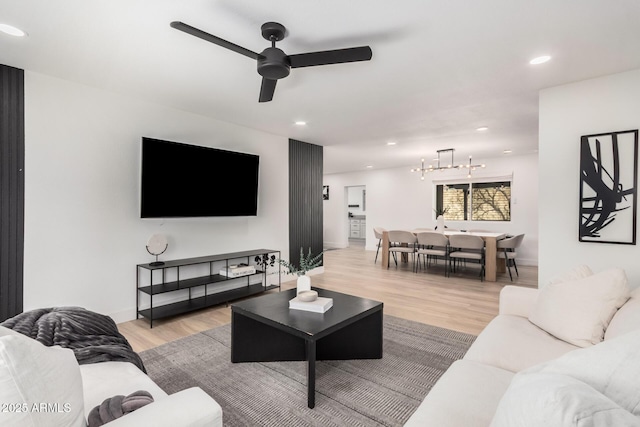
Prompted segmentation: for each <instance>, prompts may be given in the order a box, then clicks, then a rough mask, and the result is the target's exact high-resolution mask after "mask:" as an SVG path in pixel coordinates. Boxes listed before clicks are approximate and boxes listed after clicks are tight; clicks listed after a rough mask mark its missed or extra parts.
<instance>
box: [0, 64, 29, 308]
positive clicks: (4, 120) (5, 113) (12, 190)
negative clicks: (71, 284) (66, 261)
mask: <svg viewBox="0 0 640 427" xmlns="http://www.w3.org/2000/svg"><path fill="white" fill-rule="evenodd" d="M23 258H24V71H23V70H20V69H17V68H13V67H8V66H6V65H0V321H3V320H6V319H8V318H9V317H12V316H15V315H16V314H18V313H21V312H22V309H23V297H22V292H23V288H22V286H23V285H22V272H23V269H22V265H23Z"/></svg>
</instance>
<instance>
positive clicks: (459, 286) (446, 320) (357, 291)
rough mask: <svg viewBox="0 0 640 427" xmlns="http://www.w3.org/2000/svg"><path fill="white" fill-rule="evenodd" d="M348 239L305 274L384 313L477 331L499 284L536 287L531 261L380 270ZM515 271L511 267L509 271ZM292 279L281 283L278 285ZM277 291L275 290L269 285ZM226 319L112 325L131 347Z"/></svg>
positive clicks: (209, 313) (217, 315) (225, 314)
mask: <svg viewBox="0 0 640 427" xmlns="http://www.w3.org/2000/svg"><path fill="white" fill-rule="evenodd" d="M374 258H375V252H373V251H365V250H364V248H363V247H362V246H361V245H358V244H354V245H352V246H351V247H350V248H347V249H336V250H330V251H327V252H325V256H324V271H325V272H324V273H323V274H318V275H313V276H311V284H312V286H317V287H322V288H325V289H330V290H335V291H339V292H344V293H347V294H351V295H357V296H360V297H364V298H370V299H374V300H378V301H382V302H383V303H384V313H385V314H390V315H392V316H396V317H402V318H404V319H409V320H414V321H417V322H422V323H428V324H430V325H436V326H440V327H444V328H448V329H453V330H457V331H461V332H467V333H471V334H474V335H477V334H478V333H479V332H480V331H481V330H482V329H483V328H484V327H485V325H486V324H487V323H488V322H489V321H490V320H491V319H493V317H495V315H496V314H497V313H498V295H499V293H500V290H501V289H502V288H503V287H504V286H505V285H510V284H513V285H518V286H526V287H537V284H538V269H537V267H528V266H518V270H519V272H520V277H514V281H513V282H511V281H510V280H509V274H508V273H506V274H500V273H499V274H498V281H497V282H494V283H491V282H481V281H480V279H479V278H478V275H477V274H478V271H479V270H478V267H477V265H469V266H468V267H467V269H466V270H461V271H458V272H457V273H455V274H452V275H451V277H448V278H445V277H444V266H443V265H442V261H440V264H439V265H437V266H432V267H431V268H430V269H429V271H428V272H425V270H421V271H419V272H418V273H417V274H416V273H414V272H413V271H412V265H411V264H410V263H408V264H399V265H398V267H397V268H396V267H395V265H394V264H393V260H392V261H391V267H390V268H389V269H388V270H383V269H382V268H381V267H380V258H381V257H380V256H379V257H378V262H377V264H375V265H374ZM514 276H515V271H514ZM293 287H295V281H290V282H286V283H283V289H289V288H293ZM271 292H277V290H274V291H271ZM229 322H231V309H230V308H229V307H228V306H218V307H213V308H209V309H205V310H200V311H197V312H194V313H191V314H187V315H182V316H178V317H175V318H170V319H166V320H156V321H154V326H153V329H150V328H149V322H148V321H147V320H145V319H138V320H133V321H130V322H125V323H121V324H119V325H118V328H119V329H120V332H121V333H122V334H123V335H124V336H125V337H126V338H127V339H128V340H129V342H130V343H131V345H132V346H133V348H134V350H135V351H143V350H147V349H149V348H153V347H156V346H158V345H161V344H164V343H166V342H169V341H172V340H175V339H177V338H180V337H183V336H186V335H190V334H194V333H197V332H200V331H203V330H207V329H210V328H214V327H216V326H220V325H224V324H226V323H229Z"/></svg>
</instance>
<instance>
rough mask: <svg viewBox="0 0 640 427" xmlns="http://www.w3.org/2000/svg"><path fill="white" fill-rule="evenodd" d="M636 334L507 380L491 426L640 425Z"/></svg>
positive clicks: (638, 338) (639, 335)
mask: <svg viewBox="0 0 640 427" xmlns="http://www.w3.org/2000/svg"><path fill="white" fill-rule="evenodd" d="M638 377H640V330H637V331H634V332H631V333H628V334H625V335H623V336H621V337H618V338H614V339H611V340H608V341H605V342H603V343H601V344H598V345H594V346H592V347H589V348H586V349H580V350H574V351H571V352H569V353H567V354H565V355H563V356H561V357H559V358H557V359H554V360H551V361H549V362H545V363H542V364H540V365H536V366H533V367H531V368H529V369H526V370H524V371H522V372H520V373H518V374H516V376H515V377H514V378H513V380H512V382H511V384H510V385H509V388H508V389H507V391H506V392H505V394H504V396H503V397H502V400H501V401H500V403H499V405H498V408H497V410H496V414H495V416H494V420H493V424H492V427H498V426H499V427H502V426H516V427H517V426H523V427H524V426H527V427H533V426H536V427H537V426H543V425H544V426H552V425H553V426H555V425H562V426H565V425H566V426H580V427H582V426H591V425H593V426H607V427H608V426H616V427H617V426H640V418H638V417H640V388H638V386H637V378H638Z"/></svg>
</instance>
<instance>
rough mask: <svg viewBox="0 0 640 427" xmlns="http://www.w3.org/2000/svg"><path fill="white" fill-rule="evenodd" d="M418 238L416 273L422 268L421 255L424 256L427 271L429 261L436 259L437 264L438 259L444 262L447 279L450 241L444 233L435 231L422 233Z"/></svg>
mask: <svg viewBox="0 0 640 427" xmlns="http://www.w3.org/2000/svg"><path fill="white" fill-rule="evenodd" d="M416 238H417V244H418V246H417V250H416V257H417V259H416V273H417V272H418V267H419V266H420V255H423V260H422V261H423V264H424V266H425V270H426V269H427V268H428V267H429V261H430V260H431V259H435V260H436V263H437V262H438V258H442V259H443V260H444V275H445V277H447V261H448V259H447V251H448V249H449V239H448V238H447V236H445V235H444V234H442V233H437V232H434V231H428V232H422V233H418V234H417V235H416Z"/></svg>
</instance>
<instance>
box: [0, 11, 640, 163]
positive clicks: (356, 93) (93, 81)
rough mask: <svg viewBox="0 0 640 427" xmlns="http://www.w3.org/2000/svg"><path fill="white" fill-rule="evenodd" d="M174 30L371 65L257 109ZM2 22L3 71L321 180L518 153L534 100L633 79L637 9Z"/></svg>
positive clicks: (525, 142) (525, 144)
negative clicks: (272, 32) (317, 164)
mask: <svg viewBox="0 0 640 427" xmlns="http://www.w3.org/2000/svg"><path fill="white" fill-rule="evenodd" d="M175 20H179V21H183V22H185V23H187V24H189V25H192V26H194V27H197V28H200V29H202V30H204V31H206V32H209V33H212V34H215V35H217V36H219V37H221V38H223V39H226V40H229V41H231V42H233V43H236V44H238V45H241V46H243V47H245V48H247V49H250V50H252V51H255V52H260V51H262V50H263V49H264V48H265V47H268V45H269V43H268V42H267V41H266V40H264V39H263V38H262V36H261V34H260V25H262V24H263V23H264V22H267V21H276V22H280V23H281V24H283V25H284V26H286V27H287V30H288V35H287V37H286V38H285V39H284V40H283V41H281V42H279V43H278V47H279V48H281V49H282V50H284V51H285V52H286V53H288V54H296V53H304V52H310V51H318V50H328V49H338V48H344V47H353V46H360V45H369V46H371V48H372V50H373V59H372V60H371V61H369V62H358V63H350V64H339V65H329V66H321V67H309V68H302V69H294V70H291V75H290V76H289V77H287V78H286V79H284V80H281V81H280V82H278V85H277V88H276V92H275V96H274V100H273V101H272V102H268V103H261V104H260V103H258V93H259V89H260V76H259V75H258V74H257V71H256V64H255V61H253V60H251V59H249V58H247V57H245V56H242V55H239V54H237V53H234V52H231V51H229V50H226V49H224V48H221V47H219V46H217V45H214V44H211V43H207V42H205V41H203V40H200V39H198V38H195V37H193V36H189V35H187V34H184V33H182V32H180V31H177V30H175V29H172V28H171V27H169V23H170V22H171V21H175ZM0 23H8V24H12V25H15V26H18V27H20V28H22V29H23V30H25V31H26V32H27V33H28V34H29V36H28V37H27V38H23V39H17V38H12V37H9V36H4V35H3V36H0V63H4V64H7V65H11V66H14V67H19V68H24V69H26V70H31V71H36V72H40V73H44V74H49V75H52V76H56V77H60V78H63V79H68V80H72V81H76V82H80V83H83V84H87V85H91V86H97V87H102V88H105V89H107V90H112V91H116V92H122V93H126V94H129V95H132V96H136V97H140V98H144V99H147V100H150V101H153V102H158V103H161V104H166V105H169V106H173V107H176V108H179V109H183V110H187V111H192V112H195V113H198V114H202V115H205V116H210V117H214V118H217V119H221V120H225V121H229V122H233V123H237V124H240V125H243V126H247V127H251V128H254V129H259V130H262V131H265V132H269V133H273V134H277V135H282V136H286V137H290V138H295V139H299V140H302V141H306V142H310V143H314V144H320V145H323V146H324V147H325V150H324V152H325V154H324V163H325V165H324V167H325V173H335V172H345V171H356V170H364V168H365V166H366V165H372V166H373V167H374V168H376V169H378V168H387V167H398V166H407V167H413V166H418V165H419V160H420V158H421V157H426V158H427V162H429V159H431V158H434V157H435V156H436V150H438V149H444V148H455V149H456V158H457V159H464V158H466V157H467V156H468V155H473V156H474V160H479V161H480V160H482V159H483V158H488V157H495V156H499V155H502V152H503V150H505V149H510V150H513V154H524V153H531V152H534V151H535V150H536V149H537V146H538V91H539V90H540V89H542V88H546V87H551V86H556V85H561V84H566V83H569V82H574V81H579V80H584V79H588V78H593V77H597V76H602V75H606V74H612V73H617V72H622V71H627V70H631V69H634V68H640V1H638V0H615V1H607V0H447V1H446V0H439V1H437V0H401V1H398V2H391V1H381V0H373V1H372V0H340V1H337V0H323V1H320V0H315V1H312V0H306V1H303V0H288V1H285V0H271V1H268V2H267V1H258V0H224V1H223V0H189V1H176V0H90V1H87V0H56V1H51V0H19V1H18V0H0ZM543 54H548V55H551V56H552V57H553V59H552V60H551V61H550V62H548V63H546V64H543V65H538V66H532V65H529V63H528V61H529V60H530V59H531V58H533V57H536V56H539V55H543ZM594 101H595V102H597V100H585V102H594ZM296 120H306V121H307V122H308V125H307V126H306V127H299V126H295V125H294V122H295V121H296ZM479 126H488V127H489V130H488V131H485V132H477V131H476V130H475V129H476V128H478V127H479ZM388 141H395V142H397V145H396V146H393V147H390V146H387V145H386V143H387V142H388Z"/></svg>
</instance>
